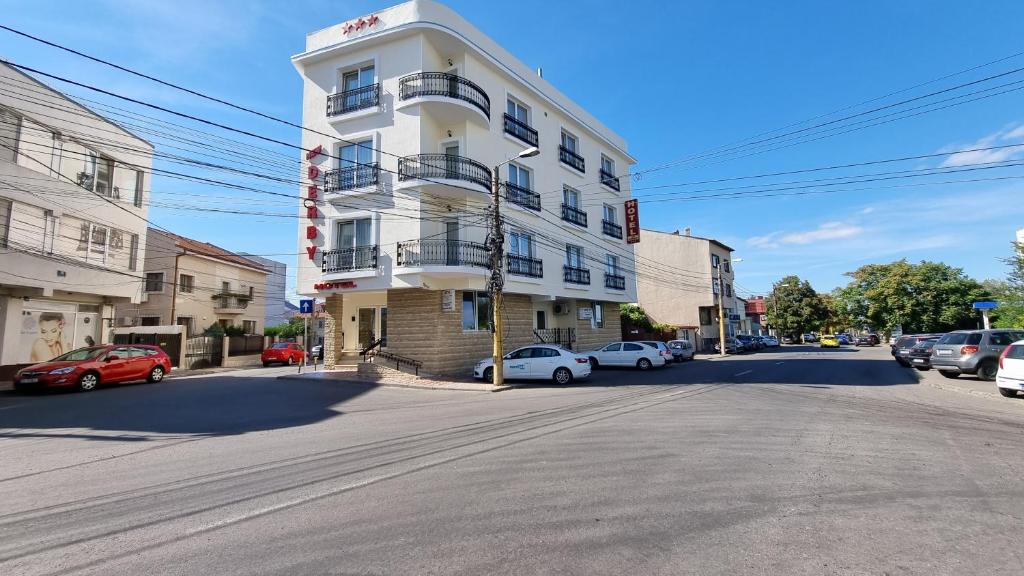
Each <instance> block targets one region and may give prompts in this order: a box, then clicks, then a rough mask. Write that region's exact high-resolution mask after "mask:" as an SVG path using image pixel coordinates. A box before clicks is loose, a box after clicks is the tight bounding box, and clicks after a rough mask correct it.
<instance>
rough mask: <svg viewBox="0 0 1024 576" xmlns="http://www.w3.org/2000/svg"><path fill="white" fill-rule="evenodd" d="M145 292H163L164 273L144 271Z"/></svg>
mask: <svg viewBox="0 0 1024 576" xmlns="http://www.w3.org/2000/svg"><path fill="white" fill-rule="evenodd" d="M145 289H146V292H163V291H164V273H163V272H147V273H146V288H145Z"/></svg>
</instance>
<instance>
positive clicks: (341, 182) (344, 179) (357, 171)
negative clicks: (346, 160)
mask: <svg viewBox="0 0 1024 576" xmlns="http://www.w3.org/2000/svg"><path fill="white" fill-rule="evenodd" d="M379 177H380V166H378V165H377V163H376V162H373V163H371V164H357V165H355V166H347V167H345V168H338V169H336V170H328V171H327V172H326V173H325V174H324V191H325V192H338V191H341V190H353V189H355V188H362V187H364V186H376V185H377V180H378V179H379Z"/></svg>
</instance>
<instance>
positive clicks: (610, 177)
mask: <svg viewBox="0 0 1024 576" xmlns="http://www.w3.org/2000/svg"><path fill="white" fill-rule="evenodd" d="M600 176H601V184H604V185H605V186H607V187H609V188H611V189H612V190H615V191H616V192H618V191H619V179H618V178H617V177H616V176H615V174H612V173H611V172H608V171H605V170H601V172H600Z"/></svg>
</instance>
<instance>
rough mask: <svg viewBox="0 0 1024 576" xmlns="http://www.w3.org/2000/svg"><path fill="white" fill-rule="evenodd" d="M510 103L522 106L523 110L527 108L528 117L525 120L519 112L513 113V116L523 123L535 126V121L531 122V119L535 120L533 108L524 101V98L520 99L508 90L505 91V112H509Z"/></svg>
mask: <svg viewBox="0 0 1024 576" xmlns="http://www.w3.org/2000/svg"><path fill="white" fill-rule="evenodd" d="M509 104H512V105H514V106H516V107H517V108H522V109H523V110H525V111H526V119H525V120H524V119H522V118H520V117H519V116H518V115H517V114H511V116H512V117H513V118H515V119H516V120H519V121H520V122H522V123H523V124H526V125H527V126H529V127H531V128H533V123H532V122H531V120H533V110H531V109H530V107H529V106H527V105H526V103H524V102H523V101H522V100H520V99H519V98H516V97H515V96H513V95H511V94H509V93H508V92H506V93H505V113H506V114H508V105H509ZM517 111H518V110H517Z"/></svg>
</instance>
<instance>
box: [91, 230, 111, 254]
mask: <svg viewBox="0 0 1024 576" xmlns="http://www.w3.org/2000/svg"><path fill="white" fill-rule="evenodd" d="M89 250H90V251H92V252H95V253H97V254H103V253H104V252H106V251H107V229H106V228H104V227H103V226H97V225H95V224H93V225H92V234H91V235H90V240H89Z"/></svg>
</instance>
